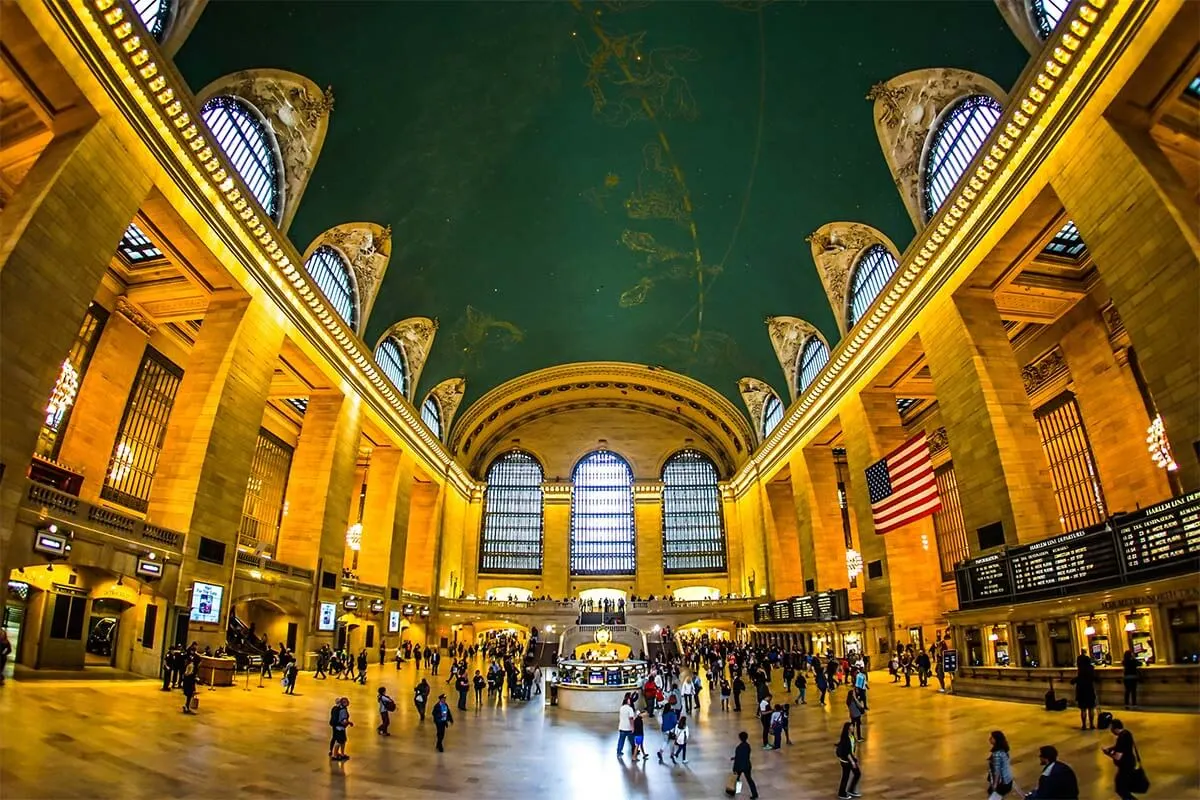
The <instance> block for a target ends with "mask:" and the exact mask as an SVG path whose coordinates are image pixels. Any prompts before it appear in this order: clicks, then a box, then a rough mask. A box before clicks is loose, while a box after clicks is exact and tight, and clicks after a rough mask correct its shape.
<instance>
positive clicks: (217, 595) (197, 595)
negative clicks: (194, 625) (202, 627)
mask: <svg viewBox="0 0 1200 800" xmlns="http://www.w3.org/2000/svg"><path fill="white" fill-rule="evenodd" d="M224 594H225V587H224V586H218V585H217V584H215V583H203V582H201V581H196V582H195V583H193V584H192V614H191V621H192V622H207V623H211V624H214V625H215V624H216V623H218V622H220V621H221V598H222V597H223V596H224Z"/></svg>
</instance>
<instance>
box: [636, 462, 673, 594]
mask: <svg viewBox="0 0 1200 800" xmlns="http://www.w3.org/2000/svg"><path fill="white" fill-rule="evenodd" d="M633 530H634V535H635V537H636V539H635V541H636V542H637V575H636V577H635V581H634V585H635V586H636V587H637V588H636V589H634V593H635V594H637V595H638V596H639V597H647V596H649V595H655V596H657V597H665V596H666V595H667V594H668V592H667V591H666V579H665V575H664V571H663V484H662V482H661V481H638V482H637V483H635V484H634V486H633Z"/></svg>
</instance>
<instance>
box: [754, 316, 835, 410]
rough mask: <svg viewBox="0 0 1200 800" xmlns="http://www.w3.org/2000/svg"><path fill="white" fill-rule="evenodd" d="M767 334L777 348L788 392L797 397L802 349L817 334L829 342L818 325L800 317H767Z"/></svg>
mask: <svg viewBox="0 0 1200 800" xmlns="http://www.w3.org/2000/svg"><path fill="white" fill-rule="evenodd" d="M766 321H767V335H769V336H770V337H771V346H772V347H773V348H775V357H776V358H778V359H779V366H780V367H781V368H782V369H783V375H784V377H785V378H787V387H788V394H790V395H791V397H792V399H793V400H795V399H796V391H797V388H798V387H797V384H796V373H797V372H798V371H799V369H800V351H801V349H803V348H804V343H805V342H807V341H808V340H809V338H810V337H812V336H816V337H817V338H818V339H820V340H821V341H822V342H825V346H826V347H829V342H826V341H825V337H824V336H823V335H822V334H821V332H820V331H819V330H817V326H816V325H813V324H812V323H811V322H809V321H807V320H803V319H800V318H799V317H767V320H766Z"/></svg>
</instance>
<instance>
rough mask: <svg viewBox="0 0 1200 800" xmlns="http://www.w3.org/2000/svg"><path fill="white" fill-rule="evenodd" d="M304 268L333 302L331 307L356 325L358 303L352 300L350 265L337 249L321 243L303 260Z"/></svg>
mask: <svg viewBox="0 0 1200 800" xmlns="http://www.w3.org/2000/svg"><path fill="white" fill-rule="evenodd" d="M304 269H305V271H306V272H308V274H309V275H310V276H311V277H312V279H313V280H314V281H316V282H317V286H319V287H321V291H322V292H324V294H325V296H326V297H327V298H329V302H330V303H331V304H333V309H334V310H335V311H337V313H338V315H339V316H340V317H341V318H342V319H344V320H345V321H346V323H347V324H349V325H350V327H351V328H356V327H358V303H356V302H355V300H354V282H353V281H352V280H351V278H350V265H349V264H347V263H346V259H345V258H343V257H342V254H341V253H339V252H338V251H337V250H334V249H333V248H332V247H330V246H329V245H327V244H323V245H321V246H320V247H318V248H317V249H316V250H313V252H312V255H310V256H309V257H308V261H306V262H304Z"/></svg>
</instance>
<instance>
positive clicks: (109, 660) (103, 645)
mask: <svg viewBox="0 0 1200 800" xmlns="http://www.w3.org/2000/svg"><path fill="white" fill-rule="evenodd" d="M129 607H130V604H129V603H126V602H125V601H123V600H114V599H112V598H107V597H105V598H100V599H98V600H93V601H92V612H91V615H90V616H89V618H88V629H87V643H86V645H85V646H84V654H83V665H84V666H85V667H111V666H112V665H113V660H114V658H115V656H116V653H117V641H118V635H119V634H120V628H121V614H122V613H124V611H125V609H127V608H129Z"/></svg>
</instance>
